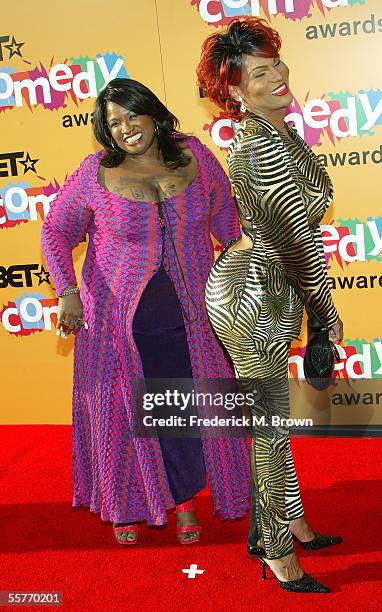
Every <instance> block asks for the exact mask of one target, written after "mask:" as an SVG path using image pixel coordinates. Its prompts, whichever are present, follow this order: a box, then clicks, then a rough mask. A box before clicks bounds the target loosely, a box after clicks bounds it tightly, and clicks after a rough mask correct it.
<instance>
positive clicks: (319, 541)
mask: <svg viewBox="0 0 382 612" xmlns="http://www.w3.org/2000/svg"><path fill="white" fill-rule="evenodd" d="M293 539H294V540H296V542H297V544H299V545H300V546H301V548H303V549H304V550H320V548H326V547H327V546H334V545H335V544H341V542H342V538H341V537H340V536H326V535H322V534H321V533H315V534H314V538H313V540H309V542H301V540H299V539H298V537H297V536H295V535H294V536H293Z"/></svg>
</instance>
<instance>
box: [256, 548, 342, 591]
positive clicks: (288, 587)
mask: <svg viewBox="0 0 382 612" xmlns="http://www.w3.org/2000/svg"><path fill="white" fill-rule="evenodd" d="M256 558H257V559H258V560H259V561H260V563H261V567H262V575H261V577H262V579H263V580H265V579H266V577H267V564H266V562H265V561H264V559H263V557H262V556H260V555H259V556H257V557H256ZM269 569H270V570H271V571H272V569H271V568H269ZM273 573H274V572H273ZM276 579H277V582H278V583H279V585H280V586H281V588H282V589H284V591H289V592H290V593H330V592H331V591H330V589H329V587H327V586H326V585H325V584H322V583H321V582H318V581H317V580H315V579H314V578H312V576H309V574H307V573H306V572H304V573H303V575H302V576H301V578H299V579H298V580H285V581H284V580H279V579H278V578H277V576H276Z"/></svg>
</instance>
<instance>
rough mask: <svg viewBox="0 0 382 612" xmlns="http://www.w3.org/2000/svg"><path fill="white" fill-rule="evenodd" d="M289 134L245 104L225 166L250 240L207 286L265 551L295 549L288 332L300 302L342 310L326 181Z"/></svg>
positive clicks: (329, 312)
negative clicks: (248, 446) (247, 427)
mask: <svg viewBox="0 0 382 612" xmlns="http://www.w3.org/2000/svg"><path fill="white" fill-rule="evenodd" d="M288 134H289V135H288V136H286V135H283V134H282V133H280V132H278V131H277V130H276V129H275V128H274V127H273V126H272V125H271V124H270V123H269V122H268V121H265V120H264V119H262V118H260V117H257V116H255V115H253V114H251V113H247V115H246V116H245V118H244V119H243V120H242V122H241V124H240V126H239V128H238V130H237V132H236V135H235V138H234V141H233V144H232V145H231V147H230V149H229V152H228V166H229V173H230V179H231V182H232V185H233V189H234V192H235V197H236V202H237V206H238V210H239V214H240V218H241V222H242V229H243V232H244V233H245V234H246V235H247V236H249V237H250V238H251V240H252V247H251V248H248V249H245V250H234V244H230V245H227V247H226V248H225V249H224V251H223V252H222V253H221V254H220V256H219V257H218V259H217V260H216V262H215V264H214V266H213V268H212V270H211V273H210V276H209V279H208V283H207V287H206V303H207V310H208V314H209V317H210V319H211V322H212V325H213V327H214V329H215V331H216V333H217V335H218V336H219V338H220V340H221V341H222V342H223V344H224V345H225V347H226V349H227V351H228V352H229V354H230V357H231V359H232V361H233V363H234V366H235V371H236V375H237V377H238V378H239V379H240V380H241V382H242V385H243V387H244V390H245V391H246V392H247V393H248V394H251V396H252V404H250V403H249V402H248V408H249V410H250V413H251V416H252V420H253V428H252V433H253V443H252V481H251V485H252V487H251V521H250V532H249V537H248V543H249V544H250V545H252V546H256V545H257V544H258V542H259V541H261V540H262V542H261V543H262V544H263V545H264V547H265V551H266V555H267V558H269V559H276V558H280V557H283V556H284V555H287V554H289V553H290V552H292V551H293V541H292V536H291V533H290V531H289V522H290V521H291V520H293V519H295V518H298V517H301V516H303V508H302V504H301V499H300V492H299V487H298V481H297V477H296V473H295V470H294V464H293V459H292V454H291V449H290V444H289V436H288V429H287V428H285V427H283V426H278V425H274V419H273V417H280V418H284V417H288V415H289V397H288V352H289V348H290V342H291V340H292V339H294V338H297V337H298V335H299V333H300V330H301V322H302V315H303V310H304V302H306V304H307V305H309V306H310V307H311V308H312V309H313V310H314V311H315V312H316V313H317V314H318V315H319V316H320V318H321V319H322V320H323V321H325V323H326V324H327V325H328V326H332V325H333V324H334V323H335V322H336V321H337V319H338V314H337V311H336V309H335V306H334V304H333V301H332V298H331V295H330V291H329V288H328V285H327V272H326V264H325V257H324V251H323V245H322V240H321V233H320V228H319V222H320V220H321V219H322V217H323V215H324V213H325V211H326V210H327V208H328V206H329V204H330V201H331V199H332V195H333V189H332V184H331V182H330V179H329V176H328V175H327V173H326V171H325V170H324V168H323V167H322V166H321V165H320V164H319V162H318V161H317V158H316V156H315V155H314V153H313V152H312V151H311V150H310V148H309V147H308V146H307V145H306V143H305V142H304V140H303V139H302V138H301V137H300V136H299V135H298V134H297V132H296V131H295V129H293V128H289V127H288ZM248 397H250V396H249V395H248Z"/></svg>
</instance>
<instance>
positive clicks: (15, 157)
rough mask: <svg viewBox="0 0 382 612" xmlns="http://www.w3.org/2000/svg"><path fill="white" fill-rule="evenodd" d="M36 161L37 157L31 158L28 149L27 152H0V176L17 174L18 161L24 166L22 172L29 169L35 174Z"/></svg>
mask: <svg viewBox="0 0 382 612" xmlns="http://www.w3.org/2000/svg"><path fill="white" fill-rule="evenodd" d="M38 161H39V160H38V159H32V158H31V156H30V154H29V152H28V151H27V153H25V152H24V151H14V152H13V153H0V177H3V176H4V177H7V176H19V169H20V168H19V166H18V165H17V164H18V163H19V164H21V165H22V166H23V167H24V172H23V174H26V173H27V172H29V171H31V172H35V173H36V174H37V170H36V168H35V165H36V164H37V162H38Z"/></svg>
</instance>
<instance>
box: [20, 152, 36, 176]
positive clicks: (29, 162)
mask: <svg viewBox="0 0 382 612" xmlns="http://www.w3.org/2000/svg"><path fill="white" fill-rule="evenodd" d="M38 161H39V160H38V159H31V156H30V155H29V153H28V152H27V156H26V158H25V160H24V161H20V164H22V165H23V166H24V174H26V173H27V172H29V170H32V172H35V173H36V174H37V170H36V168H35V164H36V163H37V162H38Z"/></svg>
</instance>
